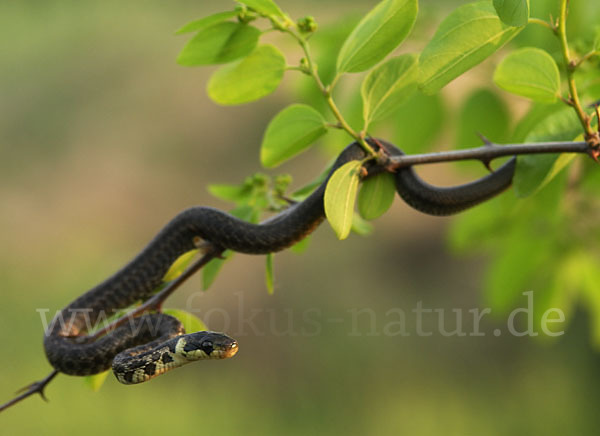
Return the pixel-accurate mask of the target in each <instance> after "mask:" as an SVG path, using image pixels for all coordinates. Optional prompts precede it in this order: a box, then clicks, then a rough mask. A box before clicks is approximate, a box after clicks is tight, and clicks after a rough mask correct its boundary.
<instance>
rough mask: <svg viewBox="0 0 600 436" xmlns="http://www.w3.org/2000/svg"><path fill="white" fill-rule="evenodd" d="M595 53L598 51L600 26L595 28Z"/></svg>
mask: <svg viewBox="0 0 600 436" xmlns="http://www.w3.org/2000/svg"><path fill="white" fill-rule="evenodd" d="M593 49H594V50H595V51H600V26H598V27H596V37H595V38H594V48H593Z"/></svg>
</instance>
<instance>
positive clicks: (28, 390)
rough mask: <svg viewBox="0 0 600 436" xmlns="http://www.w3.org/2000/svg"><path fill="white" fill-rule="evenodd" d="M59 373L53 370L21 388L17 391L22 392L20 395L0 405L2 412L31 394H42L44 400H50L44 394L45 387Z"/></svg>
mask: <svg viewBox="0 0 600 436" xmlns="http://www.w3.org/2000/svg"><path fill="white" fill-rule="evenodd" d="M57 374H58V371H57V370H53V371H52V372H51V373H50V374H48V375H47V376H46V377H45V378H44V379H42V380H39V381H36V382H33V383H31V384H30V385H28V386H25V387H24V388H22V389H19V390H18V391H17V392H16V393H17V394H20V395H18V396H16V397H15V398H13V399H12V400H10V401H8V402H6V403H4V404H2V405H0V412H2V411H3V410H6V409H8V408H9V407H11V406H13V405H15V404H17V403H18V402H19V401H21V400H24V399H25V398H27V397H30V396H31V395H34V394H40V396H41V397H42V399H43V400H44V401H48V398H46V395H45V394H44V389H45V388H46V386H47V385H48V383H50V382H51V381H52V379H54V377H56V375H57ZM21 392H22V393H21Z"/></svg>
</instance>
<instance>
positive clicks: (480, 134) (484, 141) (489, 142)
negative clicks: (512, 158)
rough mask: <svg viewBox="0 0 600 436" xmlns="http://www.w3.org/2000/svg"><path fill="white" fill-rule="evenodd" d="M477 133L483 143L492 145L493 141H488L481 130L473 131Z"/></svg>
mask: <svg viewBox="0 0 600 436" xmlns="http://www.w3.org/2000/svg"><path fill="white" fill-rule="evenodd" d="M475 133H476V134H477V136H479V139H481V140H482V141H483V144H484V145H494V143H493V142H492V141H490V140H489V139H488V138H487V137H486V136H485V135H484V134H483V133H481V132H475Z"/></svg>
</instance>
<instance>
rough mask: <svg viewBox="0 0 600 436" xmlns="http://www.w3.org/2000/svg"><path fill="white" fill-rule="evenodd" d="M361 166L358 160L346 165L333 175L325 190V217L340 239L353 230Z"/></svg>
mask: <svg viewBox="0 0 600 436" xmlns="http://www.w3.org/2000/svg"><path fill="white" fill-rule="evenodd" d="M361 166H362V162H361V161H358V160H353V161H350V162H347V163H345V164H344V165H342V166H341V167H340V168H338V169H337V170H336V171H335V172H334V173H333V175H332V176H331V178H330V179H329V182H328V183H327V187H326V188H325V200H324V202H325V215H326V216H327V220H328V221H329V224H331V227H333V230H334V231H335V233H336V235H337V237H338V238H339V239H346V238H347V237H348V234H349V233H350V229H351V228H352V217H353V215H354V201H355V199H356V191H357V190H358V182H359V180H360V168H361Z"/></svg>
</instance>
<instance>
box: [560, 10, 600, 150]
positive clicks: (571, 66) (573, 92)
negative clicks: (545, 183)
mask: <svg viewBox="0 0 600 436" xmlns="http://www.w3.org/2000/svg"><path fill="white" fill-rule="evenodd" d="M568 6H569V0H561V2H560V16H559V18H558V28H557V36H558V38H559V40H560V45H561V51H562V55H563V58H564V60H565V65H566V70H567V84H568V86H569V94H570V95H569V103H570V105H571V106H572V107H573V109H575V112H576V113H577V117H578V118H579V121H580V122H581V125H582V126H583V130H584V131H585V138H586V139H588V140H589V139H591V138H593V137H594V136H595V134H594V131H593V130H592V126H591V123H590V117H589V116H588V115H587V114H586V113H585V111H584V110H583V108H582V106H581V101H580V100H579V93H578V92H577V85H576V83H575V77H574V73H575V69H576V68H577V63H576V62H575V61H573V59H572V58H571V53H570V52H569V44H568V42H567V14H568Z"/></svg>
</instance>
